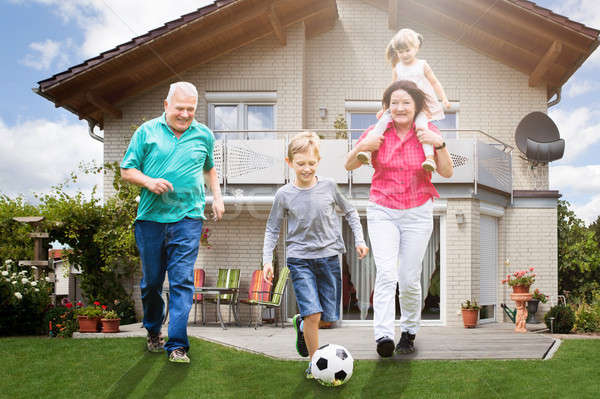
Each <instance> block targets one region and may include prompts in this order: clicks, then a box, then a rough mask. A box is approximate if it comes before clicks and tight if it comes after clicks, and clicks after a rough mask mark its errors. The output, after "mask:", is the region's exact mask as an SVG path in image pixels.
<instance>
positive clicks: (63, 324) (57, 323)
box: [45, 302, 77, 338]
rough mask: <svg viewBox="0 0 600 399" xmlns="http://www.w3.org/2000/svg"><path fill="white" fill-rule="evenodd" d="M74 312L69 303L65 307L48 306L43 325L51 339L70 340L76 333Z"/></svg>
mask: <svg viewBox="0 0 600 399" xmlns="http://www.w3.org/2000/svg"><path fill="white" fill-rule="evenodd" d="M75 312H76V310H75V308H73V305H72V304H71V303H70V302H67V304H66V305H65V306H63V305H59V306H50V308H49V309H48V312H47V313H46V321H45V325H47V326H48V335H50V336H51V337H63V338H70V337H72V336H73V333H74V332H75V331H77V315H76V313H75Z"/></svg>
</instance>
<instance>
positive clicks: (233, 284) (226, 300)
mask: <svg viewBox="0 0 600 399" xmlns="http://www.w3.org/2000/svg"><path fill="white" fill-rule="evenodd" d="M216 286H217V287H222V288H240V269H219V272H218V275H217V285H216ZM238 295H239V293H238V292H236V293H235V294H219V296H220V303H221V305H229V306H230V309H231V310H232V311H233V312H234V317H236V314H237V302H238ZM208 300H209V301H210V302H212V303H217V298H216V297H214V298H210V299H208ZM229 322H231V312H230V313H229ZM236 322H237V319H236Z"/></svg>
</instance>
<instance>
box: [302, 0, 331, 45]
mask: <svg viewBox="0 0 600 399" xmlns="http://www.w3.org/2000/svg"><path fill="white" fill-rule="evenodd" d="M327 1H328V2H329V3H330V5H331V8H326V9H324V10H323V11H322V12H321V13H319V14H316V15H313V16H312V17H310V18H307V19H305V20H304V37H305V38H306V40H310V39H312V38H313V37H315V36H317V35H319V34H321V33H324V32H327V31H329V30H331V29H333V27H334V26H335V24H336V23H337V20H338V18H339V14H338V10H337V3H336V1H335V0H327Z"/></svg>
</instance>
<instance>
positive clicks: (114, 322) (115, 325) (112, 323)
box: [100, 319, 121, 333]
mask: <svg viewBox="0 0 600 399" xmlns="http://www.w3.org/2000/svg"><path fill="white" fill-rule="evenodd" d="M100 321H101V322H102V332H103V333H117V332H119V325H120V324H121V319H101V320H100Z"/></svg>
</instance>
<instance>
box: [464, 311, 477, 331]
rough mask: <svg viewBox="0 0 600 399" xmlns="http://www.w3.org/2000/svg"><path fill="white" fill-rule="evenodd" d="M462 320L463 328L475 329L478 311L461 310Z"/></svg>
mask: <svg viewBox="0 0 600 399" xmlns="http://www.w3.org/2000/svg"><path fill="white" fill-rule="evenodd" d="M462 318H463V324H464V325H465V328H475V327H476V326H477V320H478V319H479V309H462Z"/></svg>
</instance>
